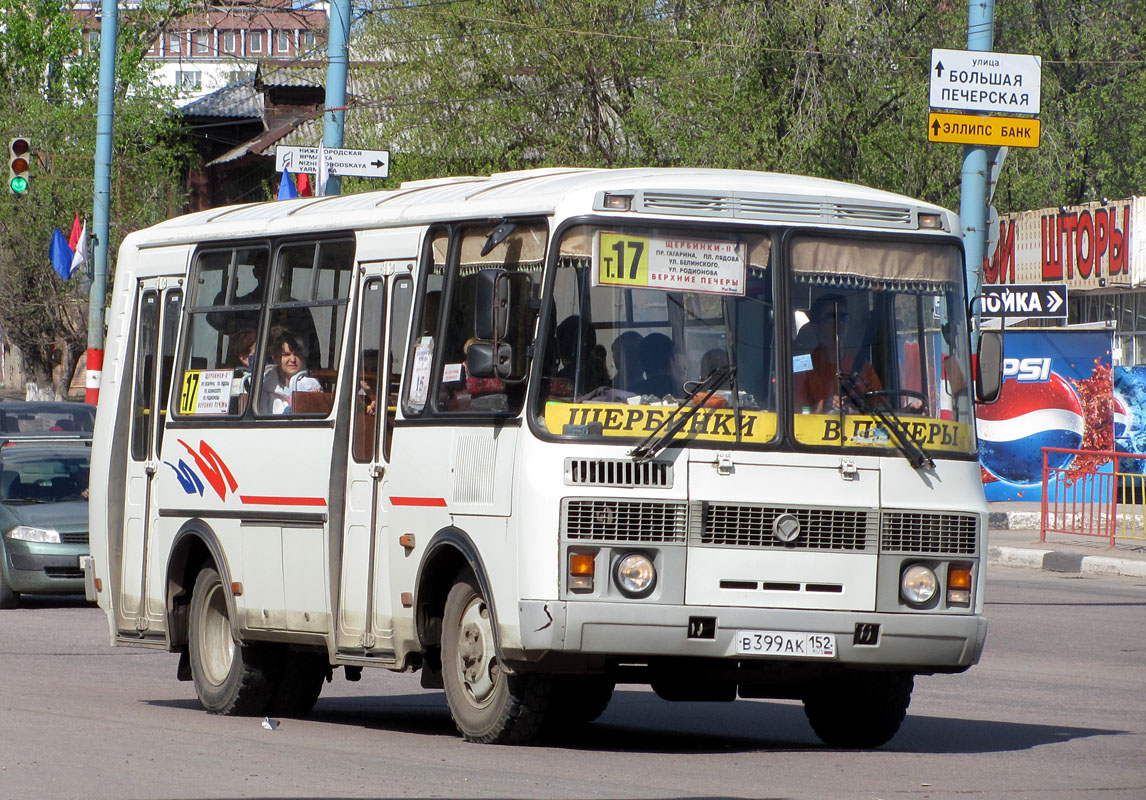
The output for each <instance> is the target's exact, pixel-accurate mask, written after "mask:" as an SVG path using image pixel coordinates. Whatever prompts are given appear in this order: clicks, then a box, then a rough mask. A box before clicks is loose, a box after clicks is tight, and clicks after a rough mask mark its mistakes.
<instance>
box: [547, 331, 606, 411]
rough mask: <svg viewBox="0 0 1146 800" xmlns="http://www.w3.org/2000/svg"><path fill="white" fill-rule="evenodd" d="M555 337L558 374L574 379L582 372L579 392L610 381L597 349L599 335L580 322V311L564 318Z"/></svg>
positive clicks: (582, 393)
mask: <svg viewBox="0 0 1146 800" xmlns="http://www.w3.org/2000/svg"><path fill="white" fill-rule="evenodd" d="M555 338H556V343H557V360H558V368H557V377H558V378H560V379H563V380H567V381H570V382H572V381H573V380H574V378H577V377H578V376H579V380H580V383H579V385H578V386H577V387H576V389H577V390H578V392H579V394H580V395H584V394H587V393H589V392H591V391H593V390H594V389H596V388H597V387H598V386H606V385H608V384H609V382H610V379H609V369H608V367H606V366H605V360H604V359H603V358H601V356H600V355H599V354H598V353H597V352H596V347H597V335H596V333H594V332H593V329H592V328H591V327H589V326H588V325H582V324H581V317H580V315H578V314H573V315H571V316H568V317H566V318H565V319H563V320H562V321H561V324H560V325H558V326H557V331H556V334H555ZM578 345H580V347H578Z"/></svg>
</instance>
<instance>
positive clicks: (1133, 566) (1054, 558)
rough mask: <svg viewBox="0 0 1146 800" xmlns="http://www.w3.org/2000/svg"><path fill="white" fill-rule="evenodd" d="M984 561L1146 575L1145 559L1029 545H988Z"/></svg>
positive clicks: (1077, 571)
mask: <svg viewBox="0 0 1146 800" xmlns="http://www.w3.org/2000/svg"><path fill="white" fill-rule="evenodd" d="M987 563H988V564H996V565H998V566H1003V567H1033V568H1034V569H1042V570H1046V571H1048V572H1066V573H1071V574H1085V575H1122V576H1125V577H1129V578H1146V561H1135V560H1132V559H1126V558H1110V557H1108V556H1084V555H1080V554H1078V553H1060V552H1057V551H1055V550H1038V549H1035V548H1030V547H988V548H987Z"/></svg>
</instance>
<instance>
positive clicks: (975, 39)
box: [959, 0, 995, 329]
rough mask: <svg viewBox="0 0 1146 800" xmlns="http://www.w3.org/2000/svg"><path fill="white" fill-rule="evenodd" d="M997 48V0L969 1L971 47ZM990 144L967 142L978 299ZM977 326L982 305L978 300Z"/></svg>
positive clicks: (968, 241) (964, 214) (963, 198)
mask: <svg viewBox="0 0 1146 800" xmlns="http://www.w3.org/2000/svg"><path fill="white" fill-rule="evenodd" d="M994 47H995V0H968V3H967V49H968V50H980V51H984V52H989V51H991V50H993V49H994ZM987 160H988V159H987V147H985V146H982V145H970V144H967V145H963V182H962V188H961V190H960V196H959V219H960V221H961V223H962V225H963V250H964V252H965V253H966V256H967V262H966V269H967V293H968V295H969V298H970V299H971V300H972V301H974V298H975V297H976V296H978V295H979V294H980V293H981V291H982V284H983V257H984V254H985V252H986V249H987ZM974 308H975V328H976V329H978V327H979V324H978V323H979V304H978V303H974Z"/></svg>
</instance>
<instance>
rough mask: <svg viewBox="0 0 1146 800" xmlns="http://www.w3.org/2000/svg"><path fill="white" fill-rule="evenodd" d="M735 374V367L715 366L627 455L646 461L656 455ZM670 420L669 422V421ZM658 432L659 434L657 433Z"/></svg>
mask: <svg viewBox="0 0 1146 800" xmlns="http://www.w3.org/2000/svg"><path fill="white" fill-rule="evenodd" d="M735 374H736V367H732V366H728V365H724V366H721V367H716V368H715V369H714V370H712V372H710V373H708V375H707V376H706V377H705V378H704V380H702V381H701V382H700V383H698V384H697V385H696V386H695V387H694V388H693V389H691V390H689V391H688V394H687V395H686V396H685V398H684V400H681V401H680V405H678V406H677V407H676V409H674V410H673V412H672V413H671V414H669V415H668V416H667V417H665V418H664V419H663V420H661V423H660V424H659V425H657V426H656V427H655V428H653V431H652V433H650V434H649V435H648V436H646V437H645V438H644V440H643V441H642V442H641V443H640V444H638V445H637V446H636V447H634V448H633V449H632V450H630V451H629V455H630V456H632V457H633V458H634V459H636V460H637V461H647V460H649V459H650V458H653V457H655V456H656V454H657V453H659V452H660V451H661V450H663V449H665V447H667V446H668V445H669V443H670V442H672V440H673V439H675V438H676V435H677V434H678V433H680V432H681V430H682V429H683V428H684V426H685V425H687V424H688V423H689V421H690V420H691V419H692V418H693V417H695V416H696V412H697V411H699V410H700V409H701V407H702V406H703V405H704V404H705V403H707V402H708V399H709V398H710V397H712V395H713V394H715V393H716V390H717V389H719V388H720V387H721V386H723V385H724V383H725V382H726V381H727V380H728V379H729V378H731V377H732V376H733V375H735ZM702 392H703V393H704V397H703V398H701V399H700V400H699V401H697V402H694V403H693V405H692V407H691V408H689V410H688V411H686V412H685V413H683V414H681V413H680V410H681V409H682V408H684V407H685V406H686V405H688V404H689V403H690V402H692V401H694V400H696V398H697V397H699V396H700V395H701V393H702ZM670 420H671V423H670ZM666 425H667V426H668V428H667V429H666V430H665V431H664V433H661V429H662V428H664V427H665V426H666ZM658 434H659V435H658Z"/></svg>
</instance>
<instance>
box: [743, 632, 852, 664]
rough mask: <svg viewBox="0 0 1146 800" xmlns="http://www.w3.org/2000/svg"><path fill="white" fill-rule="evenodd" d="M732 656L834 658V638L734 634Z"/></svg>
mask: <svg viewBox="0 0 1146 800" xmlns="http://www.w3.org/2000/svg"><path fill="white" fill-rule="evenodd" d="M736 654H737V655H746V656H788V657H792V658H835V657H836V637H835V634H832V633H806V632H804V631H737V632H736Z"/></svg>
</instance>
